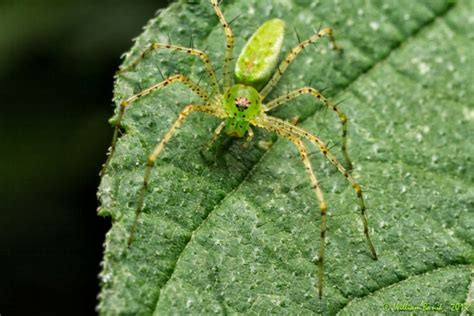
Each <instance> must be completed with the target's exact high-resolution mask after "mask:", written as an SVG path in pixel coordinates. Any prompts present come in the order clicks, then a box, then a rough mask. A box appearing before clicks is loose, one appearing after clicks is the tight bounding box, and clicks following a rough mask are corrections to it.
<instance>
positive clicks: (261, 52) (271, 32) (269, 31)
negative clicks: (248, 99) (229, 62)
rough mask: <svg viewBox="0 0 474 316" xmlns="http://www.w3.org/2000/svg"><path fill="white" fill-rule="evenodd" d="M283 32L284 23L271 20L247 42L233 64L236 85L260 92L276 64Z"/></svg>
mask: <svg viewBox="0 0 474 316" xmlns="http://www.w3.org/2000/svg"><path fill="white" fill-rule="evenodd" d="M284 30H285V22H283V21H282V20H280V19H272V20H269V21H267V22H265V23H264V24H262V26H260V28H259V29H258V30H257V31H256V32H255V33H254V34H253V35H252V37H251V38H250V39H249V40H248V41H247V44H245V46H244V48H243V49H242V52H241V53H240V56H239V58H238V59H237V62H236V63H235V79H236V81H237V82H238V83H242V84H245V85H249V86H252V87H254V88H255V89H257V90H260V89H261V88H262V87H263V85H264V84H265V83H266V82H267V81H268V79H270V76H271V75H272V74H273V72H274V70H275V67H276V65H277V62H278V55H279V54H280V50H281V46H282V43H283V37H284V34H285V32H284Z"/></svg>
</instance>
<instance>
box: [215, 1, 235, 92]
mask: <svg viewBox="0 0 474 316" xmlns="http://www.w3.org/2000/svg"><path fill="white" fill-rule="evenodd" d="M211 3H212V6H213V7H214V11H215V12H216V14H217V16H218V17H219V21H220V22H221V24H222V26H223V27H224V32H225V38H226V50H225V57H224V91H226V90H227V88H229V87H230V84H231V81H232V79H231V76H232V75H231V73H230V66H231V65H230V63H231V61H232V52H233V50H234V34H232V30H231V28H230V26H229V23H227V22H226V20H225V18H224V15H223V14H222V11H221V8H220V7H219V2H218V1H217V0H211Z"/></svg>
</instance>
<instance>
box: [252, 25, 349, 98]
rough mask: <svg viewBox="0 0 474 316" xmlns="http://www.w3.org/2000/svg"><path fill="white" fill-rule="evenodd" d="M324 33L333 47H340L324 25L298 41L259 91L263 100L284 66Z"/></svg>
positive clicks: (284, 69)
mask: <svg viewBox="0 0 474 316" xmlns="http://www.w3.org/2000/svg"><path fill="white" fill-rule="evenodd" d="M325 35H327V36H328V37H329V40H330V41H331V44H332V46H333V48H334V49H337V50H339V49H340V48H339V46H337V45H336V40H335V38H334V36H333V35H332V29H331V28H330V27H326V28H324V29H322V30H321V31H318V32H316V33H315V34H313V35H312V36H311V37H310V38H308V39H307V40H305V41H303V42H301V43H299V44H298V45H297V46H295V47H294V48H293V49H292V50H291V51H290V52H289V53H288V55H287V56H286V57H285V59H284V60H283V61H282V62H281V64H280V65H279V66H278V67H277V69H276V71H275V74H274V75H273V77H272V79H270V81H269V82H268V83H267V84H266V86H265V87H264V88H263V89H262V90H261V91H260V96H261V97H262V100H264V99H265V97H266V96H267V95H268V94H269V93H270V91H272V89H273V87H274V86H275V85H276V84H277V83H278V81H279V80H280V78H281V76H282V75H283V74H284V73H285V71H286V68H288V66H289V65H290V63H291V62H292V61H293V60H295V58H296V56H298V54H299V53H301V52H302V51H303V50H304V49H305V48H306V47H307V46H308V45H310V44H312V43H314V42H316V41H317V40H319V39H320V38H321V37H323V36H325Z"/></svg>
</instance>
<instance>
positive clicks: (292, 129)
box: [252, 114, 377, 260]
mask: <svg viewBox="0 0 474 316" xmlns="http://www.w3.org/2000/svg"><path fill="white" fill-rule="evenodd" d="M252 124H256V125H257V126H261V127H263V128H266V129H269V130H272V131H276V133H278V134H280V135H282V136H285V135H284V133H286V134H289V135H294V136H295V137H301V138H305V139H307V140H309V141H310V142H311V143H313V144H314V145H315V146H316V147H318V148H319V150H320V151H321V153H322V154H323V155H324V156H325V157H326V159H328V160H329V161H330V162H331V163H332V164H333V165H334V166H335V167H336V168H337V170H339V172H340V173H342V174H343V175H344V177H345V178H346V179H347V181H349V183H350V184H351V186H352V188H353V189H354V191H355V193H356V195H357V199H358V201H359V208H360V214H361V218H362V223H363V226H364V235H365V238H366V240H367V244H368V246H369V249H370V252H371V253H372V257H373V258H374V259H375V260H377V252H376V251H375V247H374V245H373V243H372V240H371V239H370V236H369V225H368V221H367V214H366V206H365V202H364V196H363V193H362V188H361V186H360V184H359V183H357V182H356V181H355V180H354V178H353V177H352V176H351V175H350V174H349V172H347V170H346V169H345V168H344V166H343V165H342V164H341V163H340V162H339V161H338V160H337V159H336V157H335V156H334V155H333V154H332V153H331V152H330V151H329V148H328V147H327V146H326V145H325V144H324V142H323V141H322V140H321V139H319V138H318V137H316V136H315V135H313V134H311V133H310V132H308V131H306V130H304V129H302V128H301V127H298V126H295V125H291V124H290V123H288V122H285V121H283V120H281V119H279V118H276V117H273V116H268V115H265V114H262V115H261V116H260V117H259V119H257V120H256V121H255V122H252Z"/></svg>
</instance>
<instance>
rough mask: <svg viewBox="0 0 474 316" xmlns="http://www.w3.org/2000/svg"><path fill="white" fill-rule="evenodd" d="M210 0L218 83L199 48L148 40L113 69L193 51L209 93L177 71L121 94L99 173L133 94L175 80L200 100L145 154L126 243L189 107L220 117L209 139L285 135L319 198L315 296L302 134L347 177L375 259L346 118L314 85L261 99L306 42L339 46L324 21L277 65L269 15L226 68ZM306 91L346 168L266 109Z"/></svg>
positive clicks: (279, 31) (229, 53)
mask: <svg viewBox="0 0 474 316" xmlns="http://www.w3.org/2000/svg"><path fill="white" fill-rule="evenodd" d="M210 2H211V5H212V6H213V8H214V11H215V13H216V15H217V17H218V18H219V21H220V24H221V25H222V27H223V29H224V32H225V37H226V50H225V55H224V64H223V84H222V85H220V84H219V83H218V81H217V77H216V73H215V70H214V67H213V66H212V64H211V61H210V60H209V57H208V55H207V54H206V53H205V52H203V51H201V50H198V49H195V48H187V47H182V46H177V45H171V44H162V43H152V44H150V46H149V47H148V48H146V49H145V50H144V51H143V52H142V53H141V55H140V56H139V57H138V58H137V59H136V60H135V61H133V62H132V63H131V64H130V65H129V66H127V67H124V68H122V69H121V70H120V71H119V72H118V75H120V74H122V73H124V72H128V71H132V70H133V69H134V68H135V67H136V66H137V65H138V64H139V63H140V61H141V60H143V59H144V58H146V56H147V55H148V54H149V53H151V52H152V51H155V50H159V49H165V50H169V51H175V52H179V53H183V54H188V55H192V56H196V57H198V58H199V59H200V60H201V61H202V62H203V64H204V66H205V68H206V72H207V75H208V79H209V81H210V86H211V90H212V91H211V93H210V94H208V92H207V91H206V89H203V88H202V87H200V86H199V85H198V84H197V83H195V82H194V81H192V80H191V79H189V78H188V77H186V76H183V75H173V76H170V77H168V78H166V79H165V80H164V81H162V82H159V83H157V84H154V85H152V86H150V87H149V88H146V89H144V90H142V91H141V92H139V93H137V94H135V95H132V96H130V97H128V98H126V99H125V100H123V101H122V102H121V103H120V108H119V112H118V116H117V119H116V121H115V129H114V134H113V138H112V144H111V147H110V150H109V156H108V158H107V161H106V162H105V164H104V166H103V168H102V170H101V175H104V174H105V173H106V171H107V167H108V165H109V163H110V160H111V158H112V156H113V153H114V151H115V145H116V142H117V138H118V134H119V130H120V124H121V120H122V118H123V115H124V113H125V110H126V109H127V108H128V107H129V106H130V105H131V104H132V103H134V102H136V101H137V100H140V99H142V98H144V97H145V96H147V95H149V94H151V93H153V92H155V91H158V90H160V89H162V88H164V87H167V86H169V85H171V84H175V83H181V84H184V85H185V86H187V87H189V88H190V89H191V90H192V91H193V92H194V93H195V94H197V96H198V97H199V98H200V99H201V100H202V104H189V105H187V106H186V107H185V108H184V109H183V110H182V111H181V112H180V113H179V115H178V118H177V119H176V121H175V122H174V123H173V124H172V125H171V127H170V128H169V130H168V131H167V132H166V133H165V135H164V136H163V138H162V139H161V141H160V142H159V143H158V144H157V145H156V146H155V148H154V150H153V151H152V152H151V153H150V154H149V156H148V159H147V163H146V167H145V170H144V178H143V184H142V186H141V189H140V191H139V193H138V199H137V202H138V203H137V205H138V206H137V208H136V211H135V218H134V222H133V224H132V226H131V228H130V235H129V238H128V242H127V244H128V246H130V245H131V243H132V241H133V238H134V233H135V230H136V229H137V225H138V219H139V216H140V213H141V211H142V208H143V202H144V197H145V194H146V191H147V187H148V182H149V180H150V174H151V170H152V168H153V166H154V164H155V161H156V159H157V157H158V156H159V154H160V153H161V152H162V150H163V149H164V148H165V146H166V144H167V143H168V142H169V140H170V139H171V137H172V136H173V135H174V134H175V132H176V130H177V129H178V128H179V127H180V126H181V125H182V124H183V122H184V121H185V120H186V118H187V117H188V116H189V114H191V113H192V112H203V113H206V114H209V115H213V116H215V117H217V118H220V119H222V122H221V124H220V125H219V126H218V127H217V129H216V130H215V131H214V135H213V138H212V140H211V143H212V141H215V140H216V139H217V138H218V137H219V135H220V134H221V133H222V132H223V131H224V132H225V133H226V134H228V135H230V136H232V137H238V138H242V137H246V140H245V142H246V143H247V142H249V141H250V140H251V139H252V137H253V135H254V133H253V131H252V127H258V128H262V129H265V130H267V131H270V132H273V133H276V134H277V135H278V136H280V137H283V138H285V139H287V140H289V141H290V142H292V143H293V144H294V145H295V146H296V147H297V149H298V151H299V154H300V156H301V159H302V161H303V164H304V167H305V169H306V173H307V174H308V177H309V180H310V183H311V187H312V189H313V191H314V193H315V195H316V199H317V201H318V202H319V209H320V213H321V226H320V244H319V260H318V261H319V262H318V263H319V265H318V266H319V271H318V295H319V298H320V299H321V298H322V294H323V276H324V243H325V234H326V220H327V219H326V216H327V215H326V214H327V204H326V201H325V199H324V195H323V192H322V190H321V187H320V183H319V181H318V179H317V177H316V174H315V172H314V170H313V167H312V165H311V161H310V159H309V157H308V149H307V147H306V145H305V143H304V142H303V140H306V141H309V143H311V144H312V145H314V146H316V147H317V148H318V149H319V151H320V152H321V154H322V155H323V156H324V157H325V158H326V159H327V160H328V161H329V162H330V163H331V164H332V165H334V166H335V167H336V169H337V170H338V171H339V172H340V173H341V174H342V175H343V176H344V177H345V179H346V180H347V181H348V182H349V183H350V185H351V187H352V188H353V190H354V191H355V194H356V196H357V199H358V203H359V209H360V214H361V218H362V223H363V228H364V235H365V238H366V240H367V243H368V246H369V249H370V252H371V254H372V257H373V258H374V259H375V260H377V253H376V251H375V248H374V246H373V244H372V241H371V239H370V236H369V229H368V222H367V215H366V206H365V202H364V195H363V193H362V188H361V186H360V184H359V183H358V182H357V181H356V180H354V178H353V177H352V175H351V174H350V173H349V170H351V169H352V162H351V160H350V158H349V155H348V152H347V122H348V119H347V116H346V115H345V114H344V113H343V112H342V111H341V110H340V109H338V108H337V106H336V104H334V103H333V102H331V101H330V100H329V99H328V98H326V97H325V96H323V94H322V93H321V92H320V91H318V90H316V89H315V88H312V87H303V88H300V89H296V90H294V91H291V92H289V93H287V94H284V95H281V96H279V97H276V98H275V99H273V100H271V101H269V102H266V101H265V99H266V97H267V96H268V95H269V93H270V92H271V91H272V89H273V88H274V87H275V86H276V85H277V83H278V81H279V80H280V78H281V77H282V76H283V74H284V73H285V71H286V69H287V68H288V66H289V65H290V64H291V63H292V62H293V61H294V60H295V58H296V57H297V56H298V54H300V53H301V52H302V51H303V50H304V49H305V48H306V47H307V46H308V45H310V44H312V43H315V42H317V41H318V40H319V39H321V38H322V37H328V38H329V41H330V42H331V45H332V47H333V48H334V49H340V48H339V47H338V46H337V45H336V41H335V38H334V36H333V34H332V29H331V28H329V27H326V28H323V29H320V30H318V31H316V32H315V33H314V34H313V35H312V36H311V37H309V38H308V39H307V40H305V41H302V42H300V43H299V44H298V45H297V46H295V47H294V48H293V49H292V50H291V51H290V52H289V53H288V55H287V56H286V57H285V58H284V59H283V61H281V63H280V64H279V65H278V66H277V64H278V56H279V54H280V51H281V47H282V42H283V37H284V28H285V23H284V22H283V21H282V20H280V19H272V20H269V21H267V22H265V23H264V24H263V25H262V26H261V27H260V28H259V29H258V30H257V31H256V32H255V33H254V34H253V35H252V36H251V38H250V39H249V40H248V41H247V43H246V44H245V46H244V48H243V50H242V52H241V54H240V55H239V57H238V59H237V61H236V64H235V71H234V73H233V74H232V73H231V70H230V67H231V61H232V59H233V48H234V35H233V33H232V30H231V27H230V25H229V23H228V22H227V21H226V19H225V17H224V15H223V13H222V11H221V9H220V6H219V3H218V0H210ZM232 75H233V76H232ZM232 77H234V78H235V82H233V78H232ZM306 94H309V95H311V96H313V97H314V98H315V99H316V100H317V101H320V102H322V104H323V105H324V106H326V107H327V108H329V109H330V110H332V111H333V112H334V113H335V114H336V115H337V117H338V118H339V121H340V124H341V129H342V142H341V143H342V154H343V157H344V159H345V163H346V166H347V168H346V167H344V166H343V165H342V164H341V163H340V162H339V161H338V160H337V159H336V157H335V156H334V155H333V154H332V153H331V152H330V150H329V148H328V147H327V146H326V145H325V143H324V142H323V141H322V140H321V139H320V138H318V137H317V136H316V135H314V134H313V133H311V132H309V131H307V130H305V129H303V128H301V127H298V126H296V124H292V123H290V122H287V121H284V120H282V119H279V118H276V117H273V116H271V115H269V114H267V113H268V112H269V111H270V110H272V109H275V108H276V107H278V106H280V105H282V104H284V103H287V102H289V101H291V100H293V99H295V98H297V97H299V96H302V95H306Z"/></svg>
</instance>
